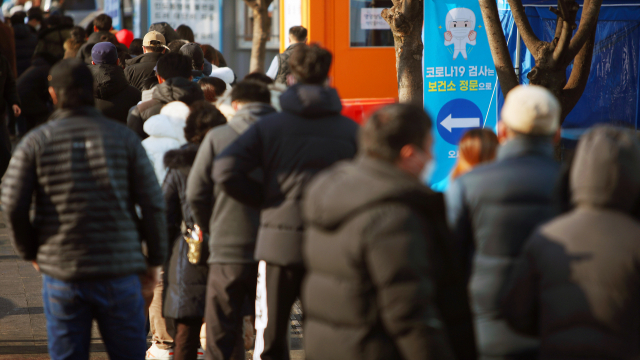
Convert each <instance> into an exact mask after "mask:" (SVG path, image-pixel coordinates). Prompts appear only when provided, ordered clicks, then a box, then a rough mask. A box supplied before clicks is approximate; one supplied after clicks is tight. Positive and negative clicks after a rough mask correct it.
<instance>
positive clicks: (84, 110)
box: [49, 106, 103, 121]
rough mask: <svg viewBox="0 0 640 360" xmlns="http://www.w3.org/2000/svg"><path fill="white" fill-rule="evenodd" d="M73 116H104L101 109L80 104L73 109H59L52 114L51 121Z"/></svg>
mask: <svg viewBox="0 0 640 360" xmlns="http://www.w3.org/2000/svg"><path fill="white" fill-rule="evenodd" d="M72 117H103V115H102V113H101V112H100V110H98V109H96V108H95V107H93V106H80V107H77V108H73V109H58V110H56V111H54V112H53V114H51V116H50V117H49V121H53V120H60V119H68V118H72Z"/></svg>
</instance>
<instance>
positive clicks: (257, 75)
mask: <svg viewBox="0 0 640 360" xmlns="http://www.w3.org/2000/svg"><path fill="white" fill-rule="evenodd" d="M245 80H252V81H257V82H261V83H263V84H265V85H271V84H273V79H272V78H270V77H269V76H267V75H266V74H264V73H261V72H258V71H256V72H252V73H251V74H248V75H247V76H245V77H244V79H242V81H245Z"/></svg>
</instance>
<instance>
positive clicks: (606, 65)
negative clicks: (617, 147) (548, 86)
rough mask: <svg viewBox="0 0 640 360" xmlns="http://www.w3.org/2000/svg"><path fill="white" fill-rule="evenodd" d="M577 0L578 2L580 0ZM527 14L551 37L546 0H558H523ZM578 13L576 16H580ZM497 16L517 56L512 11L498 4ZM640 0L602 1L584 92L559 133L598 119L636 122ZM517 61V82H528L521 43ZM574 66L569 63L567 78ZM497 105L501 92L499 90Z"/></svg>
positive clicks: (528, 64) (529, 61)
mask: <svg viewBox="0 0 640 360" xmlns="http://www.w3.org/2000/svg"><path fill="white" fill-rule="evenodd" d="M580 3H582V2H581V1H580ZM524 4H525V5H526V14H527V17H528V18H529V22H530V23H531V26H532V28H533V30H534V32H535V33H536V35H537V36H538V38H540V39H541V40H544V41H548V42H550V41H552V40H553V37H554V34H555V25H556V16H555V14H553V13H552V12H551V11H549V8H548V6H549V5H556V4H557V0H556V1H548V0H538V1H535V0H528V1H527V0H525V1H524ZM581 12H582V11H581V10H580V11H579V13H578V21H579V19H580V16H581ZM501 21H502V26H503V29H504V31H505V35H506V37H507V39H508V43H509V50H510V52H511V58H512V59H513V60H514V63H515V60H516V43H517V40H516V39H517V35H516V27H515V24H514V21H513V17H512V15H511V12H510V11H508V10H501ZM639 43H640V1H638V0H635V1H630V0H617V1H613V0H612V1H604V5H603V7H602V9H601V10H600V17H599V19H598V28H597V32H596V43H595V48H594V53H593V61H592V65H591V74H590V75H589V80H588V84H587V88H586V89H585V91H584V94H583V95H582V98H581V99H580V101H579V102H578V104H577V105H576V107H575V108H574V109H573V111H572V112H571V113H570V114H569V116H568V117H567V119H566V120H565V122H564V124H563V137H565V138H574V137H575V135H576V134H579V133H580V131H579V130H578V129H584V128H588V127H590V126H592V125H594V124H597V123H609V124H616V125H621V126H625V127H632V128H638V125H639V116H638V115H639V114H638V104H639V100H638V95H639V92H638V87H639V77H638V64H639V62H638V60H639V59H638V58H639V56H640V54H639V51H640V47H639ZM521 50H522V54H521V63H520V67H521V69H522V75H521V83H523V84H526V83H528V79H527V74H528V73H529V71H530V70H531V68H532V67H533V66H534V59H533V57H532V56H531V53H529V51H528V50H527V49H526V47H525V46H524V43H523V44H522V48H521ZM571 69H572V66H569V68H568V69H567V79H568V78H569V76H570V74H571ZM499 94H500V95H499V106H500V107H501V106H502V103H503V99H502V94H501V93H499Z"/></svg>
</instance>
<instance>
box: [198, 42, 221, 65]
mask: <svg viewBox="0 0 640 360" xmlns="http://www.w3.org/2000/svg"><path fill="white" fill-rule="evenodd" d="M200 49H202V52H203V53H204V58H205V59H206V60H207V61H209V62H210V63H211V64H212V65H215V66H218V65H219V64H220V59H218V52H217V51H216V49H215V48H214V47H213V46H211V45H206V44H205V45H200Z"/></svg>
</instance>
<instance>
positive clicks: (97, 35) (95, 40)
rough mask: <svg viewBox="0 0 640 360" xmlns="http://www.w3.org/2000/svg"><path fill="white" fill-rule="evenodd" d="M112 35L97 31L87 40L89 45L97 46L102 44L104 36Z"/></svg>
mask: <svg viewBox="0 0 640 360" xmlns="http://www.w3.org/2000/svg"><path fill="white" fill-rule="evenodd" d="M109 34H110V33H109V32H107V31H97V32H92V33H91V35H89V37H88V38H87V43H89V44H97V43H99V42H100V38H101V37H102V35H109Z"/></svg>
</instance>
